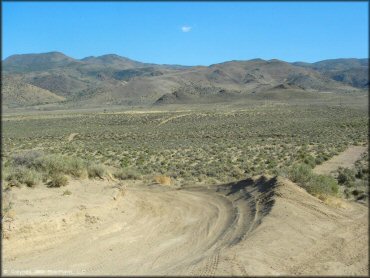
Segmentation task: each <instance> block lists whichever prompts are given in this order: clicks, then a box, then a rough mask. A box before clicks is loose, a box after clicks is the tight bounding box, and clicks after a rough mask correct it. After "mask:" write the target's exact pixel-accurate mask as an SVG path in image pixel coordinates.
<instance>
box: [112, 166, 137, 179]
mask: <svg viewBox="0 0 370 278" xmlns="http://www.w3.org/2000/svg"><path fill="white" fill-rule="evenodd" d="M113 176H114V177H115V178H117V179H119V180H138V179H140V178H141V175H140V173H139V172H138V171H137V170H136V169H133V168H121V169H117V170H116V171H114V172H113Z"/></svg>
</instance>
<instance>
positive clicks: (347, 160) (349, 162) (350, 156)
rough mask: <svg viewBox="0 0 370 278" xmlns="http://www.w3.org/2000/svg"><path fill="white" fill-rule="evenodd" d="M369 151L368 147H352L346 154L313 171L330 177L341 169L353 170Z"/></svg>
mask: <svg viewBox="0 0 370 278" xmlns="http://www.w3.org/2000/svg"><path fill="white" fill-rule="evenodd" d="M367 149H368V147H367V146H350V147H349V148H348V149H347V150H345V151H344V152H341V153H340V154H338V155H336V156H334V157H332V158H331V159H329V160H328V161H325V162H324V163H322V164H320V165H318V166H316V167H315V168H314V170H313V171H314V173H316V174H320V175H330V173H331V172H333V171H336V170H337V169H338V168H339V167H343V168H353V167H354V164H355V162H356V161H357V160H359V159H360V158H361V155H362V154H363V153H364V152H366V150H367Z"/></svg>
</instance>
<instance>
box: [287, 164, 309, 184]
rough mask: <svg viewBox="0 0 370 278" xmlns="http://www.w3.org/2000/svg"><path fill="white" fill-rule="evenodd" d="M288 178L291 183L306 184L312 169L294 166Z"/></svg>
mask: <svg viewBox="0 0 370 278" xmlns="http://www.w3.org/2000/svg"><path fill="white" fill-rule="evenodd" d="M288 177H289V179H290V180H291V181H293V182H299V183H307V182H308V181H309V180H310V179H311V177H312V168H311V167H310V166H309V165H307V164H294V165H293V166H292V168H291V169H290V171H289V173H288Z"/></svg>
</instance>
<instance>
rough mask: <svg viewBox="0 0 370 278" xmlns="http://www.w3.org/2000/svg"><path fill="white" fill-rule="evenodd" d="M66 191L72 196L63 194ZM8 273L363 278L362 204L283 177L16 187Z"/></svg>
mask: <svg viewBox="0 0 370 278" xmlns="http://www.w3.org/2000/svg"><path fill="white" fill-rule="evenodd" d="M66 189H68V190H69V191H70V192H71V193H72V194H71V195H66V194H64V195H63V192H65V190H66ZM10 201H11V202H12V205H11V209H10V210H9V211H8V214H7V215H6V216H5V217H4V219H3V225H4V226H3V227H4V234H3V237H4V238H3V274H4V275H24V274H27V275H207V276H210V275H228V276H229V275H242V276H247V275H329V274H330V275H367V274H368V217H367V211H368V210H367V207H366V206H365V205H361V204H357V203H349V202H344V201H342V202H340V204H341V206H340V207H333V206H329V205H327V204H325V203H324V202H322V201H320V200H319V199H317V198H315V197H313V196H311V195H309V194H308V193H307V192H305V191H304V190H303V189H302V188H300V187H298V186H297V185H295V184H293V183H292V182H290V181H288V180H286V179H283V178H280V177H279V178H273V177H265V176H259V177H255V178H253V179H248V180H243V181H240V182H237V183H232V184H226V185H218V186H210V187H209V188H205V187H186V188H171V187H169V186H166V187H165V186H159V185H152V186H139V185H135V186H134V185H132V186H127V187H122V186H120V185H117V184H113V183H112V182H108V181H104V182H98V181H89V180H85V181H74V182H71V183H70V184H69V185H68V186H67V188H57V189H51V188H45V187H43V186H39V187H36V188H34V189H30V188H13V189H12V190H11V191H9V192H5V194H4V203H6V202H10Z"/></svg>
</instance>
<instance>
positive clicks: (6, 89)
mask: <svg viewBox="0 0 370 278" xmlns="http://www.w3.org/2000/svg"><path fill="white" fill-rule="evenodd" d="M63 100H65V98H64V97H61V96H58V95H56V94H54V93H52V92H50V91H48V90H44V89H42V88H39V87H36V86H33V85H31V84H27V83H24V82H22V80H20V79H18V78H13V77H4V78H3V80H2V102H3V105H5V106H7V107H17V106H28V105H36V104H46V103H56V102H61V101H63Z"/></svg>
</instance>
